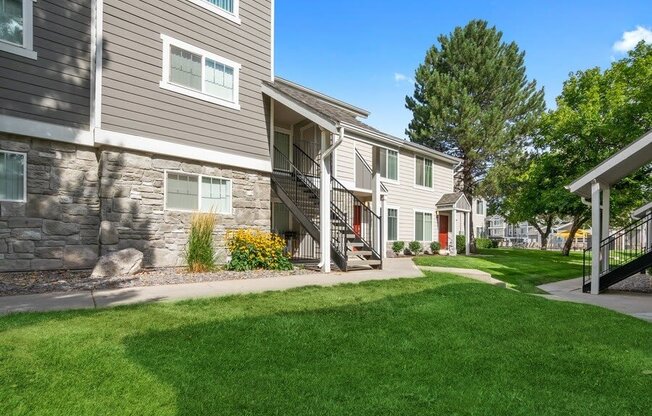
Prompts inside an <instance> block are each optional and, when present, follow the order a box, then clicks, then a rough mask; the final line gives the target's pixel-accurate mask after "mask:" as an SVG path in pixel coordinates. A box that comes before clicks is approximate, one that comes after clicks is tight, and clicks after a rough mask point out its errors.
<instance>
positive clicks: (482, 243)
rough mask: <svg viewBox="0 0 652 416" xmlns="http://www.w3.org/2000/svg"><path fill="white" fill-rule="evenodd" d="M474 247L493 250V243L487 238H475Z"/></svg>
mask: <svg viewBox="0 0 652 416" xmlns="http://www.w3.org/2000/svg"><path fill="white" fill-rule="evenodd" d="M475 246H476V247H477V248H493V242H492V241H491V240H490V239H488V238H476V239H475Z"/></svg>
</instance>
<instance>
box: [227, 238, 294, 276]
mask: <svg viewBox="0 0 652 416" xmlns="http://www.w3.org/2000/svg"><path fill="white" fill-rule="evenodd" d="M227 247H228V249H229V251H230V252H231V261H229V264H228V265H227V268H228V269H229V270H235V271H239V272H243V271H247V270H256V269H265V270H292V263H291V262H290V258H289V256H288V255H287V254H286V253H285V240H283V238H282V237H280V236H278V235H276V234H272V233H268V232H264V231H260V230H237V231H233V232H231V233H229V235H228V237H227Z"/></svg>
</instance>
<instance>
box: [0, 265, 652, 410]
mask: <svg viewBox="0 0 652 416" xmlns="http://www.w3.org/2000/svg"><path fill="white" fill-rule="evenodd" d="M651 339H652V325H650V324H649V323H646V322H644V321H639V320H637V319H635V318H632V317H629V316H626V315H621V314H617V313H614V312H611V311H608V310H605V309H600V308H597V307H593V306H588V305H579V304H572V303H564V302H554V301H549V300H546V299H543V298H539V297H535V296H530V295H526V294H522V293H519V292H516V291H511V290H505V289H499V288H496V287H493V286H488V285H483V284H480V283H476V282H473V281H470V280H466V279H463V278H460V277H456V276H452V275H445V274H431V273H429V274H428V275H427V277H425V278H419V279H403V280H393V281H384V282H368V283H363V284H360V285H344V286H337V287H331V288H305V289H299V290H293V291H288V292H276V293H268V294H261V295H249V296H242V297H231V298H221V299H207V300H197V301H187V302H183V303H177V304H149V305H140V306H131V307H122V308H118V309H112V310H98V311H77V312H65V313H48V314H21V315H13V316H6V317H1V318H0V414H2V415H48V416H52V415H193V416H195V415H253V414H256V415H341V414H351V415H384V414H395V415H409V414H432V415H439V414H476V415H496V414H515V415H532V414H537V415H553V414H557V415H558V414H573V415H609V416H612V415H643V414H649V411H650V409H652V396H651V395H650V392H651V391H652V374H650V371H652V342H650V340H651Z"/></svg>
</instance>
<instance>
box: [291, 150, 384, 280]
mask: <svg viewBox="0 0 652 416" xmlns="http://www.w3.org/2000/svg"><path fill="white" fill-rule="evenodd" d="M293 156H294V163H295V164H297V165H298V166H302V167H303V172H304V174H305V172H307V173H308V175H309V176H307V178H308V180H311V181H313V182H314V183H319V182H318V179H319V178H320V172H321V170H320V166H319V164H318V163H317V162H316V161H315V160H314V159H312V158H311V157H310V156H309V155H308V154H307V153H306V152H304V151H303V150H302V149H300V148H299V147H298V146H296V145H295V146H294V153H293ZM330 193H331V244H332V248H333V250H334V251H335V252H336V253H337V254H338V256H341V257H342V259H343V260H344V261H345V260H346V258H347V257H348V252H349V251H350V249H349V246H348V244H347V242H348V237H349V236H355V238H356V239H358V240H360V241H361V242H362V243H363V244H364V245H365V246H366V248H367V250H370V251H371V252H372V257H374V258H375V259H378V260H380V259H381V256H380V253H379V251H378V250H377V247H380V241H382V226H381V224H382V222H381V219H380V217H379V216H378V215H376V213H374V212H373V211H372V210H371V209H369V207H368V206H367V205H366V204H365V203H364V202H362V201H361V200H360V199H359V198H358V197H356V196H355V195H354V194H353V193H352V192H351V191H349V190H348V189H347V188H346V187H345V186H344V185H343V184H342V183H341V182H340V181H338V180H337V179H335V178H334V177H331V189H330ZM376 242H378V244H377V245H376ZM338 265H339V264H338ZM340 267H341V266H340Z"/></svg>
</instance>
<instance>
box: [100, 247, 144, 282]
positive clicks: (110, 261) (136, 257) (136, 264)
mask: <svg viewBox="0 0 652 416" xmlns="http://www.w3.org/2000/svg"><path fill="white" fill-rule="evenodd" d="M142 266H143V253H142V252H141V251H138V250H136V249H135V248H127V249H124V250H120V251H116V252H113V253H109V254H106V255H104V256H102V257H100V260H99V261H98V262H97V264H96V265H95V268H94V269H93V273H92V274H91V277H111V276H127V275H132V274H134V273H137V272H139V271H140V270H141V268H142Z"/></svg>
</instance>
